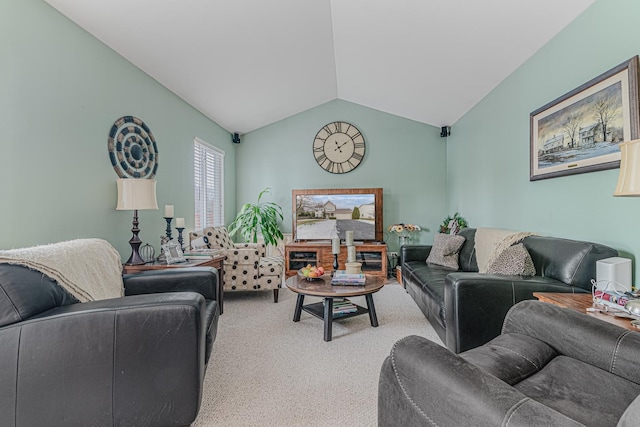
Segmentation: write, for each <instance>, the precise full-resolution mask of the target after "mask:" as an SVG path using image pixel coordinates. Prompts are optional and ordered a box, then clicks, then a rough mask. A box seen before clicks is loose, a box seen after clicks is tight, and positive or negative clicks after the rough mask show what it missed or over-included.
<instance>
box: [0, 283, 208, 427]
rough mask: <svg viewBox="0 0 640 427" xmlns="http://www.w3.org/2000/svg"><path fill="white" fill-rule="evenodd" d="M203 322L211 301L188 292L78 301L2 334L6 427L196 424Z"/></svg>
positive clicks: (0, 385) (1, 415)
mask: <svg viewBox="0 0 640 427" xmlns="http://www.w3.org/2000/svg"><path fill="white" fill-rule="evenodd" d="M204 322H205V300H204V297H202V296H201V295H199V294H196V293H186V292H184V293H183V292H181V293H173V294H169V293H167V294H160V295H158V294H155V295H140V296H132V297H123V298H116V299H111V300H102V301H96V302H88V303H77V304H71V305H67V306H63V307H57V308H54V309H51V310H48V311H47V312H45V313H42V314H40V315H38V316H37V317H34V318H31V319H29V320H26V321H23V322H20V323H15V324H12V325H9V326H6V327H4V328H1V329H0V342H1V343H2V351H0V371H2V372H4V374H3V375H2V381H0V395H2V396H5V397H6V398H7V399H5V403H7V402H11V404H5V405H0V406H2V408H3V410H2V411H0V425H30V426H36V425H51V421H52V418H51V417H55V419H56V420H64V424H65V425H78V426H79V425H115V424H126V425H156V426H160V425H166V426H168V425H176V426H178V425H189V424H190V423H191V422H193V420H194V419H195V417H196V415H197V413H198V409H199V406H200V399H201V396H202V378H203V376H204V373H205V368H206V366H205V362H204V354H205V331H204ZM7 345H8V346H7ZM18 366H19V367H20V369H18ZM16 408H27V410H24V409H23V410H21V411H20V410H16ZM141 417H142V418H141ZM168 420H171V421H168Z"/></svg>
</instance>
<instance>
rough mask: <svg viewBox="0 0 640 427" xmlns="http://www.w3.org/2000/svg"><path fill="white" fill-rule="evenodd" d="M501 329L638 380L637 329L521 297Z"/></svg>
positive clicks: (639, 345) (639, 342) (639, 336)
mask: <svg viewBox="0 0 640 427" xmlns="http://www.w3.org/2000/svg"><path fill="white" fill-rule="evenodd" d="M503 333H505V334H506V333H517V334H522V335H527V336H530V337H533V338H536V339H538V340H540V341H543V342H545V343H547V344H548V345H550V346H551V347H553V348H554V349H555V350H556V351H557V352H559V353H560V354H563V355H566V356H568V357H571V358H573V359H577V360H581V361H583V362H585V363H588V364H589V365H593V366H596V367H598V368H600V369H604V370H605V371H607V372H611V373H614V374H616V375H618V376H620V377H623V378H626V379H628V380H630V381H632V382H634V383H636V384H638V383H640V366H639V365H638V354H640V334H638V333H636V332H633V331H630V330H627V329H623V328H620V327H618V326H616V325H613V324H610V323H607V322H604V321H602V320H600V319H597V318H594V317H591V316H588V315H586V314H583V313H579V312H577V311H575V310H570V309H566V308H561V307H558V306H555V305H552V304H547V303H543V302H540V301H523V302H521V303H519V304H517V305H515V306H514V307H513V308H512V309H511V310H509V312H508V313H507V316H506V318H505V321H504V326H503ZM584 337H589V339H588V340H585V339H584Z"/></svg>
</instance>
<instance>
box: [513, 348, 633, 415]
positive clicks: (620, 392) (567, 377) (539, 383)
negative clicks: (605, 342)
mask: <svg viewBox="0 0 640 427" xmlns="http://www.w3.org/2000/svg"><path fill="white" fill-rule="evenodd" d="M594 351H597V350H594ZM514 387H515V388H516V389H517V390H519V391H520V392H522V393H523V394H525V395H526V396H528V397H530V398H531V399H533V400H536V401H538V402H540V403H542V404H543V405H545V406H548V407H550V408H553V409H555V410H556V411H558V412H561V413H563V414H565V415H567V416H568V417H569V418H572V419H574V420H576V421H578V422H581V423H583V424H584V425H588V426H615V425H616V423H617V422H618V420H619V419H620V417H621V416H622V414H623V413H624V411H625V409H626V408H627V407H628V406H629V405H630V404H631V402H632V401H633V399H634V398H635V397H636V396H637V395H638V393H640V385H638V384H636V383H633V382H631V381H629V380H626V379H624V378H622V377H619V376H617V375H611V373H609V372H607V371H605V370H604V369H600V368H597V367H595V366H593V365H590V364H588V363H584V362H581V361H579V360H577V359H572V358H570V357H566V356H558V357H556V358H554V359H553V360H551V361H550V362H549V363H548V364H547V365H546V366H545V367H544V368H543V369H542V370H541V371H540V372H538V373H536V374H534V375H532V376H530V377H529V378H527V379H525V380H524V381H521V382H519V383H518V384H515V385H514ZM613 399H615V403H614V402H612V400H613Z"/></svg>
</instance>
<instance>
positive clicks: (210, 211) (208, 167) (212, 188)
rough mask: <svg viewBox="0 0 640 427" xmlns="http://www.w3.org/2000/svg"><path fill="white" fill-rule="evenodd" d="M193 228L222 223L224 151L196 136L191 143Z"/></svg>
mask: <svg viewBox="0 0 640 427" xmlns="http://www.w3.org/2000/svg"><path fill="white" fill-rule="evenodd" d="M193 148H194V149H193V178H194V180H193V181H194V185H193V187H194V189H195V201H196V209H195V213H196V218H195V229H196V230H202V229H203V228H206V227H219V226H222V225H224V180H223V177H224V151H222V150H220V149H218V148H215V147H213V146H212V145H209V144H207V143H206V142H204V141H203V140H201V139H200V138H196V139H195V140H194V144H193Z"/></svg>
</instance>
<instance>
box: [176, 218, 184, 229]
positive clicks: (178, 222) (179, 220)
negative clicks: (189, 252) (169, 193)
mask: <svg viewBox="0 0 640 427" xmlns="http://www.w3.org/2000/svg"><path fill="white" fill-rule="evenodd" d="M176 228H184V218H176Z"/></svg>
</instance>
